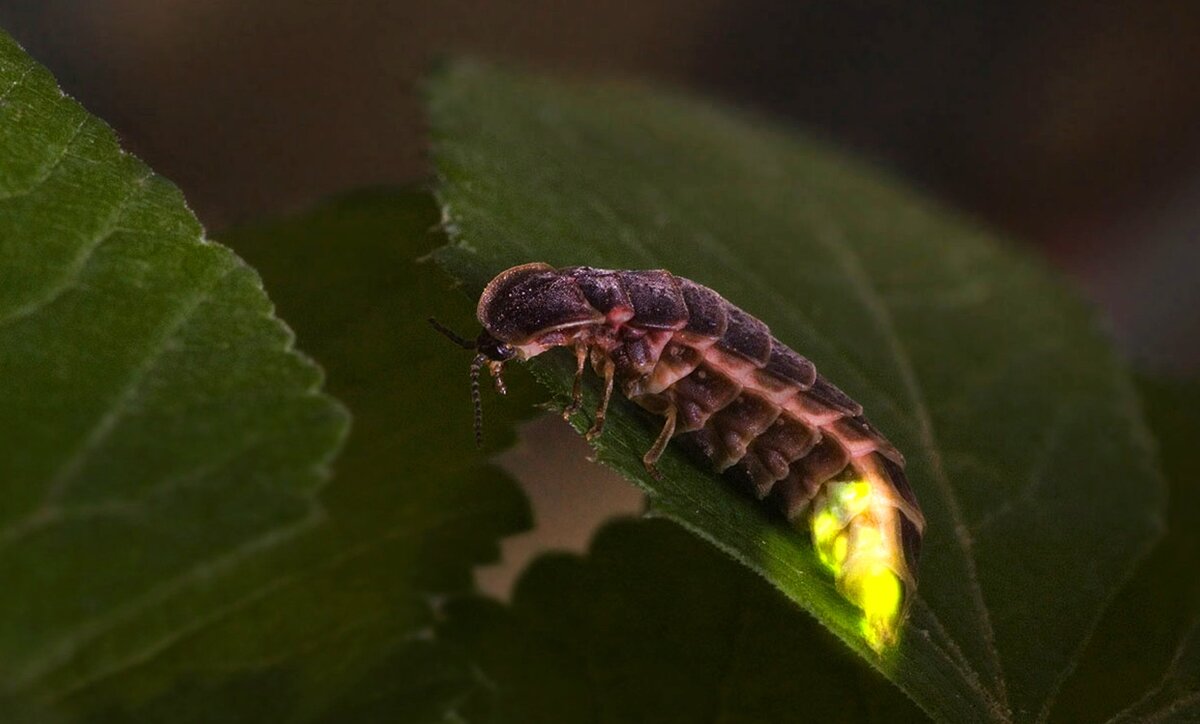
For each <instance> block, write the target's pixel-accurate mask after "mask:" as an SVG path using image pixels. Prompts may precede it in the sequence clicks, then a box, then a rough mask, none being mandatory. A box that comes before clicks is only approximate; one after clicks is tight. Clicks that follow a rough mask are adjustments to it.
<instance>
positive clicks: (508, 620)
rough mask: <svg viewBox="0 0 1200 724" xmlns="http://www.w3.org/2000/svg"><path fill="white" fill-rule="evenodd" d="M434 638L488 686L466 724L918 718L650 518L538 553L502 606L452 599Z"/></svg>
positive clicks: (799, 623)
mask: <svg viewBox="0 0 1200 724" xmlns="http://www.w3.org/2000/svg"><path fill="white" fill-rule="evenodd" d="M438 637H439V640H440V641H441V642H442V643H443V644H444V645H446V646H457V647H459V648H460V649H461V650H462V652H463V656H465V657H466V658H467V659H469V660H470V661H472V662H473V663H474V666H475V667H476V668H477V669H478V671H479V676H480V678H481V679H483V680H484V681H486V682H488V685H487V686H486V687H484V686H481V687H479V690H478V692H477V693H476V695H475V696H474V697H472V698H471V699H470V700H469V701H468V702H467V703H466V704H465V705H464V706H463V709H462V711H463V714H464V717H465V718H466V719H467V720H468V721H491V722H497V723H499V722H514V723H515V722H530V721H554V722H562V723H563V724H567V723H569V722H597V721H599V722H638V721H643V722H664V723H665V722H681V723H682V722H699V721H719V722H727V723H728V724H737V723H739V722H742V723H745V724H751V723H752V722H800V721H877V722H904V721H925V720H926V718H925V717H924V716H923V715H922V713H921V711H920V710H919V709H917V708H916V706H915V705H914V704H913V703H912V702H911V701H909V700H908V699H906V698H905V697H904V695H903V694H901V693H900V692H899V691H897V690H896V689H895V688H894V687H892V686H890V685H889V684H888V683H887V682H886V681H885V680H884V679H883V678H882V677H880V676H879V675H878V674H877V673H875V672H874V671H871V670H870V669H868V668H866V667H863V666H861V665H859V663H858V662H857V661H856V660H855V659H854V657H853V655H852V654H850V653H849V652H848V651H846V650H845V648H844V647H842V646H840V645H839V644H838V642H837V641H836V640H835V639H834V638H833V637H832V636H831V635H830V634H829V633H828V632H827V631H825V630H824V629H822V628H821V627H820V626H819V625H817V624H816V622H814V621H812V620H811V618H809V617H807V616H805V615H804V614H803V612H801V611H800V610H799V609H797V608H796V607H795V605H794V604H792V603H791V602H790V601H788V600H787V599H786V598H784V597H783V596H782V595H780V593H779V592H778V591H776V590H774V589H773V588H772V587H771V586H770V585H769V584H768V583H767V582H766V581H764V580H762V578H760V577H759V576H756V575H754V574H753V573H752V572H750V571H749V570H747V569H746V568H745V567H744V566H741V565H739V564H738V563H737V562H735V561H733V560H732V559H730V558H729V557H728V556H725V555H723V554H721V553H720V552H719V551H716V550H714V549H713V548H712V547H711V546H709V545H707V544H706V543H704V542H703V541H700V540H698V539H696V538H695V537H694V536H691V535H689V534H688V533H686V532H685V531H683V530H681V529H680V528H679V527H678V526H676V525H673V524H670V523H668V522H666V521H663V520H650V521H632V520H622V521H617V522H614V523H610V524H608V525H606V526H605V527H604V528H602V529H601V530H600V532H599V533H598V534H597V535H596V537H595V539H594V540H593V542H592V544H591V546H590V549H589V551H588V553H587V555H586V556H584V557H578V556H573V555H567V554H548V555H545V556H543V557H542V558H540V559H538V560H537V561H535V562H534V564H533V565H531V566H530V568H529V569H528V570H527V571H526V572H525V573H524V574H523V576H522V578H521V580H520V582H519V583H518V586H517V590H516V593H515V596H514V600H513V602H512V604H511V606H502V605H500V604H497V603H495V602H493V601H487V600H483V599H467V600H459V601H454V602H452V603H451V604H450V605H449V606H447V612H446V621H445V622H444V623H443V624H442V625H440V626H439V627H438Z"/></svg>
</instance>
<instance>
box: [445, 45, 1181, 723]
mask: <svg viewBox="0 0 1200 724" xmlns="http://www.w3.org/2000/svg"><path fill="white" fill-rule="evenodd" d="M429 106H430V113H431V117H432V126H433V133H434V140H435V155H436V165H437V170H438V173H439V176H440V182H441V183H440V187H439V194H440V198H441V201H442V205H443V215H444V219H445V222H446V228H447V229H448V231H449V233H450V237H451V240H452V243H451V244H450V245H448V246H447V247H445V248H444V249H442V250H440V251H439V252H438V258H439V260H440V261H441V262H442V264H443V265H444V266H445V267H446V268H447V269H449V270H450V271H451V272H452V273H453V274H454V275H456V276H457V277H458V278H459V279H461V280H462V281H463V282H464V284H465V286H466V288H467V289H468V291H470V292H472V293H478V292H479V291H480V290H481V289H482V287H483V285H484V284H485V283H486V282H487V281H488V280H489V279H490V278H491V277H492V276H494V275H495V274H497V273H498V272H500V271H501V270H503V269H505V268H507V267H510V266H513V265H515V264H518V263H523V262H530V261H542V262H547V263H550V264H552V265H554V266H567V265H576V264H586V265H590V266H597V267H607V268H666V269H669V270H670V271H672V272H674V273H675V274H678V275H681V276H685V277H689V278H692V279H694V280H696V281H699V282H701V283H703V284H706V285H708V286H710V287H712V288H714V289H716V290H717V291H719V292H720V293H721V294H722V295H724V296H725V297H726V298H728V299H730V300H731V301H733V302H734V303H735V304H737V305H739V306H741V307H742V308H743V309H745V310H747V311H748V312H750V313H751V314H754V315H755V316H757V317H759V318H761V319H762V320H764V321H765V322H767V323H768V324H769V325H770V326H771V328H772V330H773V332H774V334H775V335H776V336H777V337H779V338H780V339H782V340H783V341H784V342H786V343H788V344H790V345H791V346H793V347H794V348H795V349H797V350H798V351H799V352H801V353H802V354H804V355H806V356H808V357H809V358H811V359H812V360H813V361H814V362H816V363H817V365H818V368H819V369H820V370H821V371H822V372H823V373H824V374H825V375H826V376H827V377H828V378H829V379H830V380H832V381H833V382H834V383H835V384H837V385H838V386H839V387H841V388H842V389H844V390H846V391H847V392H848V393H850V394H851V396H852V397H854V398H855V399H857V400H858V401H860V402H861V403H862V404H863V405H864V407H865V408H866V410H867V414H868V415H869V416H870V417H871V419H872V421H873V422H874V423H875V424H876V425H877V426H878V427H879V428H880V429H882V430H883V431H885V433H887V434H888V436H889V437H890V438H891V440H892V441H893V442H894V443H895V444H896V445H897V446H898V447H899V448H900V449H901V450H902V451H903V452H904V453H905V455H906V456H907V458H908V473H909V478H910V479H911V481H912V483H913V486H914V487H915V489H916V491H917V494H918V497H919V498H920V501H921V503H922V505H923V507H924V511H925V514H926V517H927V520H928V529H927V532H926V537H925V546H924V552H923V558H922V563H921V570H920V578H921V584H920V593H919V599H918V600H917V601H916V603H915V605H914V607H913V611H912V615H911V617H910V620H909V622H908V625H907V629H906V633H905V635H904V637H903V641H902V643H901V645H900V646H899V647H898V649H896V650H895V651H893V652H891V653H890V654H889V655H888V656H886V657H884V658H877V657H876V656H874V655H873V654H872V653H871V651H870V650H869V649H868V647H867V646H866V645H865V644H864V643H863V642H862V641H861V640H860V638H859V635H858V632H857V616H856V614H855V612H854V611H853V610H852V609H851V607H850V606H849V604H847V603H846V602H845V601H844V600H843V599H842V598H841V597H840V596H839V595H838V593H837V592H836V590H835V589H834V587H833V585H832V582H831V581H830V580H829V579H828V578H827V577H826V575H825V573H824V572H823V570H822V569H821V567H820V566H819V564H818V562H817V561H816V559H815V556H814V555H813V553H812V551H811V549H810V546H809V543H808V540H807V535H805V534H803V533H801V532H794V531H790V530H786V529H784V528H782V527H781V526H780V525H778V524H777V523H775V522H774V521H773V520H772V519H770V518H769V517H768V516H766V515H764V514H763V512H762V511H761V510H760V509H758V508H757V507H756V506H755V505H753V504H752V503H751V502H749V501H748V500H746V499H744V498H743V497H741V496H740V495H738V494H737V493H735V492H733V491H732V490H731V489H730V487H729V486H727V485H726V484H724V483H723V482H722V481H721V480H720V478H719V477H718V476H716V475H714V474H712V473H710V472H708V471H706V470H704V469H702V468H701V467H699V466H697V465H696V464H694V463H693V462H692V461H691V460H689V459H687V458H686V457H685V456H683V455H681V454H679V453H677V452H675V451H673V450H672V451H671V452H670V453H669V454H668V455H667V456H666V457H665V459H664V460H663V462H662V465H661V468H662V470H663V472H664V473H665V477H664V479H663V480H662V481H655V480H652V479H650V478H648V477H647V476H646V475H645V473H644V471H643V469H642V466H641V462H640V456H641V454H642V452H643V451H645V450H646V449H647V448H649V446H650V444H651V442H652V440H653V437H654V435H655V433H656V429H655V426H654V421H653V420H652V419H651V418H649V417H648V416H646V415H644V414H643V413H641V412H640V411H638V410H636V409H635V408H634V406H632V405H631V404H628V403H625V402H621V403H618V404H617V405H615V407H614V414H613V415H612V416H611V418H610V423H609V426H608V428H607V431H606V433H605V436H604V438H603V439H602V440H601V442H600V443H599V448H598V450H599V452H598V454H599V458H600V459H601V460H602V461H604V462H605V463H607V464H609V465H611V466H613V467H614V468H616V469H617V470H619V471H620V472H622V473H623V474H625V475H626V476H627V477H628V478H630V479H631V480H632V481H634V482H635V483H636V484H638V485H639V486H641V487H642V488H643V489H645V490H646V491H647V493H648V496H649V499H650V503H651V506H652V508H653V510H654V511H655V513H657V514H658V515H662V516H666V517H668V518H670V519H672V520H675V521H677V522H679V523H681V524H682V525H684V526H685V527H687V528H688V529H690V530H691V531H693V532H694V533H696V534H698V535H700V536H701V537H703V538H705V539H707V540H709V541H710V542H712V543H713V544H715V545H716V546H718V547H719V548H721V549H722V550H724V551H726V552H727V553H729V554H731V555H732V556H734V557H735V558H736V559H737V560H739V561H741V562H742V563H743V564H745V565H746V566H748V567H750V568H751V569H752V570H754V571H756V572H758V573H759V574H761V575H763V576H764V577H766V578H767V579H768V580H769V581H771V582H772V583H773V584H774V585H775V586H776V587H777V588H778V589H779V590H781V591H782V592H783V593H784V594H786V595H787V596H788V597H789V598H791V599H792V600H793V601H795V602H796V603H798V604H799V605H801V606H803V607H805V608H806V609H808V610H809V611H810V612H812V613H813V614H814V615H815V616H816V617H817V618H818V619H819V620H820V621H821V622H822V623H824V624H825V625H826V626H827V627H829V628H830V629H831V630H832V631H833V632H834V633H835V634H836V635H837V636H839V637H840V638H842V639H843V640H844V641H845V642H846V643H847V644H848V645H849V646H850V647H851V648H853V649H854V650H855V651H857V652H858V653H859V654H860V655H861V656H863V657H864V658H865V659H866V660H867V661H869V662H870V663H871V664H872V665H874V666H876V667H878V668H879V669H880V670H881V671H882V672H883V673H884V674H885V675H886V676H887V677H889V678H890V679H892V680H893V681H894V682H896V683H897V684H898V685H899V686H901V687H902V688H903V689H904V690H905V691H907V692H908V693H909V695H911V696H912V697H913V699H915V700H916V701H917V702H918V703H919V704H920V705H921V706H922V707H923V708H924V709H925V710H926V711H927V712H929V713H930V714H931V715H933V716H935V717H936V718H939V719H942V720H948V721H966V720H990V721H1009V720H1032V719H1037V718H1041V717H1044V716H1045V715H1046V713H1047V712H1048V711H1049V709H1050V707H1051V706H1052V704H1053V701H1054V699H1055V696H1056V693H1057V691H1058V689H1059V687H1060V685H1061V683H1062V681H1063V680H1064V679H1065V678H1066V677H1067V676H1068V674H1069V673H1070V671H1071V670H1072V668H1073V667H1074V666H1075V665H1076V663H1077V662H1078V657H1079V653H1080V650H1081V648H1082V647H1083V646H1084V644H1085V642H1086V640H1087V637H1088V635H1089V634H1090V632H1091V631H1092V629H1093V627H1094V626H1095V624H1096V622H1097V620H1098V619H1099V617H1100V615H1101V613H1102V611H1103V609H1104V606H1105V605H1106V603H1107V602H1108V601H1109V599H1110V598H1111V597H1112V596H1113V595H1114V593H1115V592H1116V590H1117V589H1118V588H1119V587H1120V585H1121V584H1122V583H1123V582H1124V581H1125V579H1126V578H1127V577H1128V576H1129V574H1130V571H1131V570H1132V568H1133V567H1134V565H1135V563H1136V562H1137V561H1138V559H1139V558H1140V557H1141V556H1142V555H1143V554H1144V553H1145V551H1146V550H1147V549H1148V548H1149V546H1150V545H1151V544H1152V543H1153V541H1154V540H1155V539H1156V537H1157V536H1158V535H1159V534H1160V531H1161V529H1162V518H1163V510H1164V499H1165V491H1164V485H1163V482H1162V479H1161V476H1160V474H1159V472H1158V471H1157V467H1156V463H1155V458H1154V452H1153V448H1152V445H1151V444H1150V443H1149V438H1148V435H1147V433H1146V430H1145V428H1144V424H1143V422H1142V418H1141V414H1140V411H1139V409H1138V405H1137V402H1136V398H1135V395H1134V394H1133V392H1132V388H1131V384H1130V381H1129V379H1128V375H1127V374H1126V372H1125V370H1124V369H1123V368H1122V367H1121V365H1120V364H1119V363H1118V361H1117V359H1116V358H1115V356H1114V353H1113V351H1112V349H1111V347H1110V345H1109V343H1108V342H1107V340H1106V339H1105V338H1104V337H1103V335H1101V334H1100V333H1099V332H1098V331H1097V329H1096V326H1097V325H1096V324H1095V321H1094V318H1093V315H1092V313H1091V311H1090V310H1089V309H1088V308H1086V306H1085V305H1083V304H1082V303H1081V302H1080V301H1079V300H1078V299H1077V298H1076V297H1075V295H1074V294H1073V293H1072V292H1071V291H1070V290H1069V289H1068V288H1066V286H1065V285H1064V284H1063V283H1062V282H1061V281H1060V280H1059V279H1058V278H1057V277H1056V276H1055V275H1054V274H1052V273H1051V272H1049V271H1048V270H1047V269H1046V268H1044V266H1043V265H1041V264H1040V263H1038V262H1037V261H1034V260H1032V259H1030V258H1028V257H1027V256H1025V255H1024V254H1022V253H1020V252H1019V251H1017V250H1015V249H1013V248H1012V247H1011V246H1009V245H1008V244H1006V243H1005V242H1003V241H1001V240H998V239H996V238H995V237H994V236H993V235H992V234H990V233H989V232H987V231H986V230H983V229H981V228H979V227H977V226H976V225H974V224H972V223H971V222H969V221H967V220H964V219H962V218H959V217H958V216H956V215H955V214H953V213H952V212H949V211H947V210H946V209H944V208H940V207H938V206H937V205H936V204H934V203H932V202H930V201H929V200H927V199H924V198H922V197H920V196H919V195H916V194H914V193H912V192H910V191H907V190H905V189H904V188H903V187H902V186H900V185H899V184H897V183H896V182H894V181H892V180H890V179H887V178H886V177H883V176H881V175H880V174H879V172H877V171H873V170H871V169H869V168H865V167H863V166H861V165H859V164H858V163H856V162H854V161H852V160H849V159H847V158H845V157H844V156H841V155H838V154H835V153H833V152H831V151H830V150H828V149H826V148H824V147H822V146H820V145H819V144H816V143H814V142H812V141H809V140H806V139H804V138H802V137H798V136H795V135H792V134H788V133H783V132H780V131H779V130H777V129H774V128H771V127H769V126H767V125H766V124H764V123H762V122H760V121H758V120H757V119H748V118H745V117H740V116H737V115H735V114H731V113H728V112H726V111H723V110H720V109H717V108H714V107H712V106H710V105H708V104H705V103H702V102H697V101H692V100H687V99H681V98H677V97H673V96H670V95H666V94H663V93H658V92H653V91H650V90H647V89H644V88H639V87H636V86H631V85H623V84H615V83H605V84H593V85H584V84H575V85H572V84H563V83H557V82H553V81H548V80H543V79H540V78H537V77H532V76H526V75H521V74H517V73H511V72H506V71H499V70H495V69H491V68H488V67H485V66H481V65H475V64H470V63H458V64H453V65H450V66H448V67H447V68H446V69H444V70H443V71H442V72H441V73H440V74H438V75H437V76H436V77H435V78H434V79H433V80H432V82H431V83H430V87H429ZM567 357H568V355H565V354H553V355H547V356H546V358H545V359H544V360H539V361H538V362H536V363H535V364H534V365H533V368H534V371H535V374H537V375H538V377H539V378H540V379H542V380H543V381H544V382H545V383H547V384H548V385H549V386H550V387H551V388H552V389H553V390H555V391H556V392H557V393H558V394H559V395H560V397H561V398H563V399H565V395H566V393H567V391H568V390H569V387H570V378H571V371H572V364H571V361H570V360H568V359H567ZM590 390H591V392H592V397H591V399H590V400H589V402H590V403H592V404H594V391H595V385H594V384H593V385H592V386H591V388H590ZM586 417H587V415H586V413H581V414H580V415H579V416H577V419H576V421H575V422H576V424H577V425H579V426H581V427H582V426H583V425H586V424H587V423H588V420H587V419H585V418H586ZM1129 490H1137V491H1139V493H1140V494H1139V495H1137V496H1133V497H1131V496H1129V494H1128V491H1129Z"/></svg>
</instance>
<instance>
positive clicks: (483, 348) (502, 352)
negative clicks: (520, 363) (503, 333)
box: [475, 332, 517, 362]
mask: <svg viewBox="0 0 1200 724" xmlns="http://www.w3.org/2000/svg"><path fill="white" fill-rule="evenodd" d="M475 344H476V347H477V348H478V349H479V351H480V352H481V353H483V354H484V355H486V356H487V358H488V359H490V360H495V361H496V362H506V361H508V360H510V359H512V358H513V357H515V356H516V354H517V350H515V349H513V348H512V347H511V346H509V345H507V344H505V343H503V342H501V341H500V340H498V339H496V338H495V337H493V336H491V335H490V334H488V333H487V332H484V333H483V334H481V335H479V340H478V341H477V342H476V343H475Z"/></svg>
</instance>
